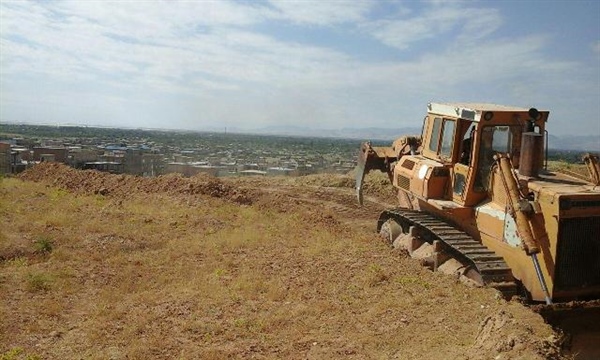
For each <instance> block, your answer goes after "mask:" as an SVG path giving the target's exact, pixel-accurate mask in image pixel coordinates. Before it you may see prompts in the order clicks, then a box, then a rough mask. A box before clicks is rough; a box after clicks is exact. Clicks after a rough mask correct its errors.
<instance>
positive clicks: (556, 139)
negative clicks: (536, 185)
mask: <svg viewBox="0 0 600 360" xmlns="http://www.w3.org/2000/svg"><path fill="white" fill-rule="evenodd" d="M221 131H222V129H221ZM231 132H235V133H253V134H263V135H283V136H303V137H331V138H343V139H357V140H380V141H385V140H390V141H391V140H394V139H396V138H398V137H400V136H402V135H416V134H421V128H420V127H418V128H416V127H404V128H377V127H368V128H361V129H350V128H340V129H310V128H305V127H300V126H269V127H263V128H259V129H253V130H239V129H231ZM548 147H549V148H550V149H554V150H574V151H591V152H596V153H600V137H598V136H594V135H564V136H555V135H550V136H549V138H548Z"/></svg>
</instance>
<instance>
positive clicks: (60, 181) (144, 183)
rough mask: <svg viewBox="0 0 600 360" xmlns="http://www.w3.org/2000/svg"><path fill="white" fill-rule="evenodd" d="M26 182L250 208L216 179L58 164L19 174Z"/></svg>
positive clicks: (238, 192)
mask: <svg viewBox="0 0 600 360" xmlns="http://www.w3.org/2000/svg"><path fill="white" fill-rule="evenodd" d="M19 177H20V178H21V179H23V180H29V181H37V182H39V181H49V182H50V183H51V184H52V185H54V186H56V187H60V188H63V189H65V190H68V191H72V192H76V193H94V194H100V195H109V194H110V195H111V196H114V197H119V198H126V197H128V196H130V195H131V194H135V193H140V192H141V193H164V194H167V195H192V196H193V195H198V194H200V195H209V196H212V197H217V198H224V199H227V200H230V201H233V202H236V203H240V204H250V203H251V202H252V201H251V198H250V197H249V195H248V194H247V193H246V192H244V191H243V190H240V189H236V188H233V187H232V186H229V185H227V184H225V183H223V182H222V181H220V180H219V179H217V178H215V177H212V176H209V175H205V174H199V175H196V176H194V177H191V178H185V177H183V176H182V175H180V174H168V175H164V176H158V177H154V178H147V177H139V176H132V175H114V174H109V173H104V172H100V171H96V170H84V171H81V170H76V169H73V168H71V167H68V166H66V165H63V164H59V163H51V162H47V163H41V164H39V165H36V166H35V167H33V168H31V169H28V170H26V171H24V172H23V173H21V174H20V175H19Z"/></svg>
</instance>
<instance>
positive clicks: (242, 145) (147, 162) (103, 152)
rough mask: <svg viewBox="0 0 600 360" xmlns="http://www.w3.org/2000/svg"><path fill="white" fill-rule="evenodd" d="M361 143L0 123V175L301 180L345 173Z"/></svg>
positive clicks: (352, 166) (351, 164)
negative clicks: (59, 166)
mask: <svg viewBox="0 0 600 360" xmlns="http://www.w3.org/2000/svg"><path fill="white" fill-rule="evenodd" d="M359 144H360V141H358V140H344V139H327V138H305V137H292V136H273V135H268V136H267V135H248V134H231V133H208V132H206V133H203V132H188V131H186V132H179V131H155V130H131V129H109V128H90V127H70V126H69V127H53V126H41V125H0V174H16V173H19V172H22V171H24V170H25V169H27V168H28V167H31V166H33V165H35V164H37V163H40V162H45V161H48V162H58V163H63V164H66V165H69V166H71V167H74V168H77V169H94V170H99V171H106V172H110V173H115V174H131V175H137V176H158V175H163V174H168V173H180V174H183V175H184V176H193V175H195V174H198V173H208V174H211V175H213V176H269V175H288V176H300V175H307V174H315V173H323V172H329V173H331V172H333V173H347V172H349V171H351V170H352V169H353V168H354V166H355V165H356V154H357V151H358V147H359Z"/></svg>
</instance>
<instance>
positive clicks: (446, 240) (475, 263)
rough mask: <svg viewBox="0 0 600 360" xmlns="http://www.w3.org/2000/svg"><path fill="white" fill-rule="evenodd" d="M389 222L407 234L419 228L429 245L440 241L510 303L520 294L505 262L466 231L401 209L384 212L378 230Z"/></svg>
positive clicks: (435, 218)
mask: <svg viewBox="0 0 600 360" xmlns="http://www.w3.org/2000/svg"><path fill="white" fill-rule="evenodd" d="M388 219H393V220H394V221H396V222H397V223H398V224H400V226H401V227H402V228H403V230H404V231H407V230H408V228H409V227H411V226H416V227H417V228H418V230H419V235H420V237H421V238H422V239H423V240H425V241H427V242H429V243H433V241H435V240H438V241H441V242H442V243H443V244H444V245H445V250H446V251H447V252H448V253H449V254H450V255H451V256H452V257H454V258H455V259H456V260H458V261H460V262H461V263H463V264H465V265H466V266H468V267H470V268H472V269H475V270H476V271H477V272H478V273H479V274H480V275H481V278H482V281H483V284H484V285H487V286H491V287H494V288H496V289H498V290H499V291H500V292H501V293H502V294H503V295H504V297H506V298H507V299H510V298H511V297H512V296H513V295H516V294H517V285H516V283H515V280H514V278H513V275H512V272H511V270H510V268H509V267H508V265H507V264H506V263H505V262H504V260H503V258H502V257H501V256H499V255H498V254H496V253H495V252H493V251H491V250H490V249H488V248H487V247H485V246H483V245H482V244H481V243H480V242H479V241H477V240H475V239H474V238H473V237H471V236H470V235H469V234H467V233H465V232H464V231H461V230H458V229H456V227H454V226H453V225H451V224H450V223H448V222H446V221H444V220H441V219H439V218H437V217H435V216H433V215H431V214H428V213H424V212H420V211H414V210H407V209H401V208H397V209H393V210H386V211H384V212H383V213H382V214H381V216H380V217H379V221H378V224H377V230H379V229H381V226H382V225H383V223H385V222H386V221H387V220H388Z"/></svg>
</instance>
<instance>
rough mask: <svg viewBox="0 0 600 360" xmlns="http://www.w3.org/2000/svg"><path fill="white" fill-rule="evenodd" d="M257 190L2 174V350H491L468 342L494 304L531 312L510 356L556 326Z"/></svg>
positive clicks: (193, 354)
mask: <svg viewBox="0 0 600 360" xmlns="http://www.w3.org/2000/svg"><path fill="white" fill-rule="evenodd" d="M261 181H262V180H261ZM303 181H306V180H303ZM309 181H312V180H309ZM326 181H330V180H326ZM334 183H336V184H337V183H338V180H335V181H334ZM246 186H248V185H246ZM295 186H305V185H304V184H295ZM306 186H308V185H306ZM311 186H312V185H311ZM344 186H346V185H344ZM348 191H349V192H351V191H352V190H351V189H348ZM264 196H267V195H264ZM269 199H270V200H269ZM267 200H268V201H263V202H258V201H257V204H260V206H258V205H257V206H247V205H240V204H237V203H232V202H230V201H226V200H225V199H220V198H214V197H211V196H208V195H206V196H203V195H202V196H198V197H196V198H195V201H193V202H188V201H186V199H185V197H181V196H179V197H177V196H171V195H165V194H164V193H158V194H147V193H140V194H137V195H136V194H135V193H134V194H130V196H128V197H127V198H121V197H111V196H102V195H95V194H94V193H93V192H88V193H81V192H79V193H77V194H75V193H71V192H68V191H65V190H63V189H60V188H56V187H54V186H53V185H50V184H49V183H47V182H40V183H33V182H24V181H21V180H18V179H4V180H3V181H2V182H1V185H0V261H1V262H0V318H1V319H4V320H3V321H2V322H0V354H2V356H3V358H8V359H10V358H11V357H12V358H18V359H24V358H26V357H27V356H39V357H41V358H48V359H74V358H92V359H106V358H115V359H121V358H134V359H146V358H182V359H195V358H202V359H223V358H279V359H307V358H308V359H329V358H356V359H364V358H371V359H380V358H402V359H424V358H426V359H448V358H456V359H461V358H462V359H476V358H492V357H493V356H496V354H502V352H501V351H500V352H499V351H498V350H497V349H495V348H494V349H491V350H490V349H483V350H482V348H481V347H478V348H474V347H473V346H474V344H475V340H476V338H477V335H478V334H479V331H480V324H481V322H482V320H483V319H485V318H486V317H488V316H490V315H493V314H497V313H498V312H499V311H504V312H506V313H509V314H512V315H511V316H513V317H514V318H516V319H519V317H520V316H523V314H529V315H526V316H530V318H528V320H527V321H528V325H527V326H528V327H529V328H528V329H529V330H526V331H525V330H523V331H524V332H523V333H519V335H522V334H528V335H527V336H528V338H527V339H526V341H527V344H528V345H531V347H532V348H531V351H530V352H526V351H525V352H524V350H520V352H519V353H514V352H513V353H511V352H510V349H509V350H506V351H504V350H503V351H504V354H508V355H507V356H510V354H513V355H515V354H521V355H522V354H525V357H524V358H529V355H531V356H537V355H536V354H537V353H538V350H539V347H540V346H543V344H544V339H546V338H548V337H549V336H551V335H552V332H551V330H550V329H549V328H548V327H547V326H545V325H544V324H543V322H542V321H541V319H540V318H539V317H538V318H536V317H535V315H532V314H531V313H530V312H529V311H527V310H526V309H524V308H523V307H522V306H520V305H518V304H507V303H505V302H504V301H502V300H498V299H496V296H495V292H494V291H493V290H489V289H473V288H467V287H465V286H464V285H462V284H459V283H456V282H455V281H453V280H452V279H449V278H448V277H446V276H444V275H441V274H437V273H431V272H429V271H427V270H425V269H423V268H421V267H420V266H419V265H418V264H416V263H415V262H413V261H412V260H409V259H405V258H404V257H402V256H401V255H400V254H398V253H394V252H391V251H390V250H389V249H388V248H387V247H386V246H385V245H384V244H383V243H382V242H379V241H377V240H376V238H375V237H374V235H373V233H372V232H371V231H370V230H371V229H367V228H365V229H364V231H356V229H354V228H351V227H349V226H347V225H345V223H344V222H343V221H339V219H337V218H336V217H335V213H334V215H333V216H332V215H331V213H330V212H327V211H323V209H316V208H314V207H312V206H296V207H293V208H291V209H288V211H282V207H277V206H274V207H273V208H269V207H265V205H264V204H265V203H268V202H269V201H271V202H275V201H278V198H268V199H267ZM518 324H520V322H518ZM515 331H517V330H515ZM530 331H533V332H534V333H535V336H534V335H533V334H532V333H531V332H530ZM524 341H525V340H524ZM503 358H505V357H503Z"/></svg>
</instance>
